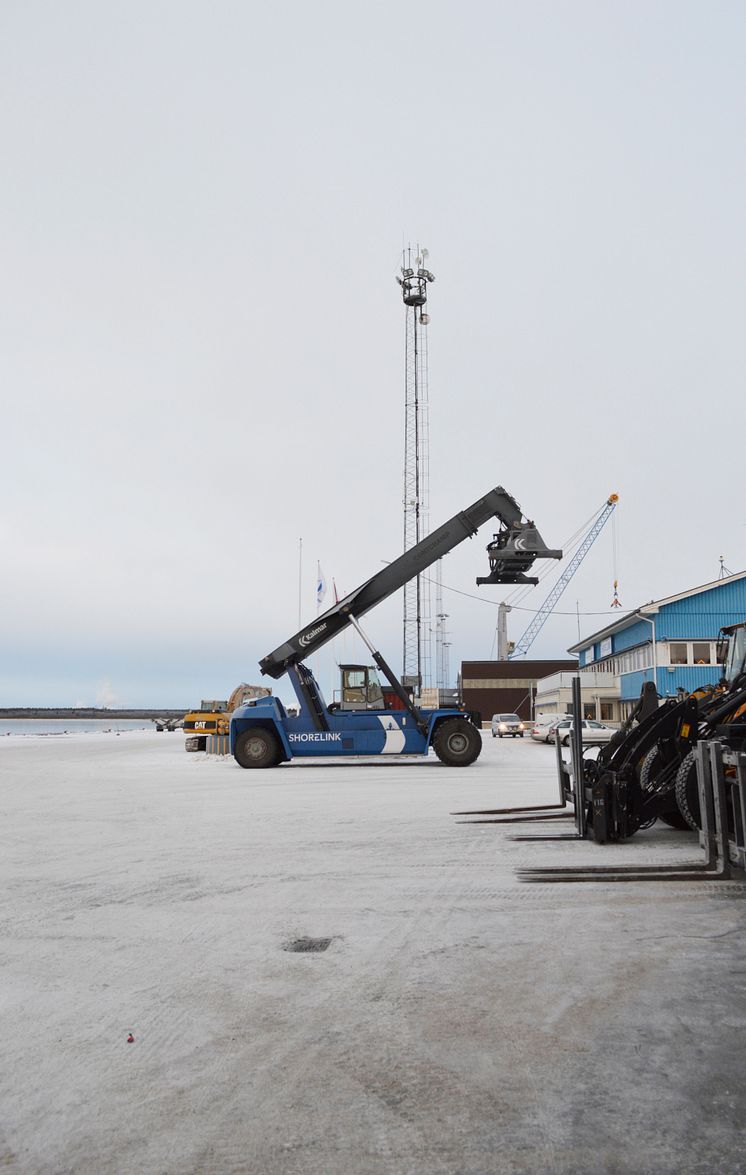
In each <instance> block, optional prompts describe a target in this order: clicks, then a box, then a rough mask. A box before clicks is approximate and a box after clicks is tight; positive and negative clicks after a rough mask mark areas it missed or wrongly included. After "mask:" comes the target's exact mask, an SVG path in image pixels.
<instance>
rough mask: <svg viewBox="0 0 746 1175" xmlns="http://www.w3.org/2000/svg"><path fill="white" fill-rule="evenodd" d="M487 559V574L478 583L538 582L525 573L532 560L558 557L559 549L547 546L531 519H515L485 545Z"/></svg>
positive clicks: (559, 557)
mask: <svg viewBox="0 0 746 1175" xmlns="http://www.w3.org/2000/svg"><path fill="white" fill-rule="evenodd" d="M487 554H488V555H489V560H490V573H489V575H485V576H479V577H478V578H477V584H478V585H479V586H480V587H481V585H482V584H485V583H538V582H539V580H538V579H537V578H536V577H535V576H531V575H526V572H527V571H529V570H530V569H531V567H532V566H533V564H534V560H535V559H561V558H562V552H561V551H552V550H550V549H549V547H547V545H546V544H545V542H544V540H543V538H542V537H541V535H540V534H539V532H538V530H537V529H536V527H535V526H534V524H533V522H514V523H512V524H511V525H509V526H505V527H503V529H502V530H501V531H500V533H499V534H496V535H495V537H494V538H493V540H492V542H491V543H489V544H488V545H487Z"/></svg>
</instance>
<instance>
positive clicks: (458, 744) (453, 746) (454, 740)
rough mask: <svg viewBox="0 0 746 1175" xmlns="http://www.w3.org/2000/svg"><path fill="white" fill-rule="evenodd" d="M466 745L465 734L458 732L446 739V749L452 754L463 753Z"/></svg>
mask: <svg viewBox="0 0 746 1175" xmlns="http://www.w3.org/2000/svg"><path fill="white" fill-rule="evenodd" d="M468 745H469V744H468V741H467V739H466V735H464V734H461V733H460V732H458V733H456V734H452V735H451V737H450V738H449V740H448V750H449V751H450V752H451V754H452V755H463V753H464V751H465V750H466V748H467V747H468Z"/></svg>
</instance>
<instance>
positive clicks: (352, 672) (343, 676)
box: [335, 665, 385, 710]
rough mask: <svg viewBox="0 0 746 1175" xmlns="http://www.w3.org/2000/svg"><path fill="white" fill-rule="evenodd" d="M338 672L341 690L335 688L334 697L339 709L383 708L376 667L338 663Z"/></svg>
mask: <svg viewBox="0 0 746 1175" xmlns="http://www.w3.org/2000/svg"><path fill="white" fill-rule="evenodd" d="M339 672H340V680H341V690H340V691H339V692H337V691H336V690H335V699H337V700H338V708H339V709H340V710H383V709H385V702H384V697H383V690H382V688H381V682H380V679H379V677H378V670H377V669H374V668H373V666H372V665H340V667H339ZM336 708H337V707H335V709H336Z"/></svg>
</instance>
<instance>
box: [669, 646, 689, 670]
mask: <svg viewBox="0 0 746 1175" xmlns="http://www.w3.org/2000/svg"><path fill="white" fill-rule="evenodd" d="M668 656H669V658H670V662H671V664H672V665H686V661H687V658H686V645H685V644H684V643H683V641H681V642H680V641H671V642H670V644H669V646H668Z"/></svg>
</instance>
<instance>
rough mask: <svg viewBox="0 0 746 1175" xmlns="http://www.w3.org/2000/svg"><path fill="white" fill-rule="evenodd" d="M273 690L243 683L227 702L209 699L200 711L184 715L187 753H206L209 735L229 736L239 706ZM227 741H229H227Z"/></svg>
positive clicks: (204, 702) (267, 695) (202, 703)
mask: <svg viewBox="0 0 746 1175" xmlns="http://www.w3.org/2000/svg"><path fill="white" fill-rule="evenodd" d="M271 692H272V691H271V690H269V689H267V688H266V686H263V685H248V684H247V683H246V682H245V681H242V682H241V684H240V685H237V686H236V688H235V689H234V691H233V693H232V694H231V696H230V697H229V698H228V700H227V702H224V701H218V700H216V699H208V700H205V701H202V702H200V707H199V710H190V711H189V713H188V714H185V715H184V733H185V735H186V736H187V737H186V741H185V744H184V746H185V749H186V750H187V751H206V750H207V739H208V736H209V735H216V734H222V735H226V736H227V734H228V731H229V729H230V724H231V714H232V713H233V711H234V710H236V709H237V708H238V707H239V706H243V705H245V704H246V702H250V701H252V699H254V698H266V697H269V695H270V694H271ZM226 741H227V739H226Z"/></svg>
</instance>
